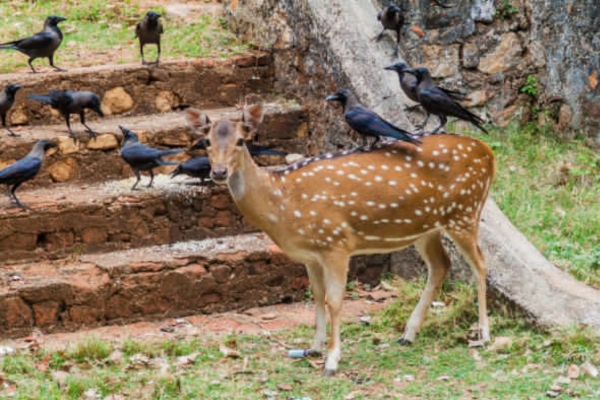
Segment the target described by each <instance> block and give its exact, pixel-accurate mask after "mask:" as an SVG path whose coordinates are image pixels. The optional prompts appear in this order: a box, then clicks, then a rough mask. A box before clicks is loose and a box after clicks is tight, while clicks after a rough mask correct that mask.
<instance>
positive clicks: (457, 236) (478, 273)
mask: <svg viewBox="0 0 600 400" xmlns="http://www.w3.org/2000/svg"><path fill="white" fill-rule="evenodd" d="M448 236H450V238H451V239H452V241H453V242H454V244H456V246H457V247H458V250H459V251H460V253H461V254H462V256H463V257H464V259H465V261H466V262H467V263H468V264H469V266H470V267H471V269H472V270H473V272H474V273H475V278H476V280H477V302H478V306H479V339H480V340H483V341H484V342H489V341H490V323H489V320H488V315H487V303H486V281H485V262H484V258H483V253H482V252H481V249H480V248H479V245H478V244H477V231H475V232H468V231H461V232H453V231H450V232H448Z"/></svg>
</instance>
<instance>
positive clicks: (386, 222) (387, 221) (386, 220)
mask: <svg viewBox="0 0 600 400" xmlns="http://www.w3.org/2000/svg"><path fill="white" fill-rule="evenodd" d="M389 222H390V220H389V219H387V218H383V219H381V223H382V224H388V223H389Z"/></svg>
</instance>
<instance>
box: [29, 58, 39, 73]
mask: <svg viewBox="0 0 600 400" xmlns="http://www.w3.org/2000/svg"><path fill="white" fill-rule="evenodd" d="M33 60H35V58H30V59H29V60H27V64H29V68H31V71H33V73H34V74H37V71H36V70H35V68H33V65H32V64H31V62H32V61H33Z"/></svg>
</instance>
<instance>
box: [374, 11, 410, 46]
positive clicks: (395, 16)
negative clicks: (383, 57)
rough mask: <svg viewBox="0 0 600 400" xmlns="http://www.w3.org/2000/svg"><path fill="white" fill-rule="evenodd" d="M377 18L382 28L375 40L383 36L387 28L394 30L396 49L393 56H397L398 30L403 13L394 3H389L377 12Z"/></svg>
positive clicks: (402, 20) (402, 21)
mask: <svg viewBox="0 0 600 400" xmlns="http://www.w3.org/2000/svg"><path fill="white" fill-rule="evenodd" d="M377 20H378V21H379V22H381V25H382V26H383V30H382V31H381V33H380V34H379V35H378V36H377V39H376V40H377V41H380V40H381V38H382V37H383V32H385V31H386V30H387V29H390V30H393V31H396V35H397V38H396V49H395V50H394V57H398V47H399V46H400V30H401V29H402V25H404V13H403V12H402V9H401V8H400V7H398V6H397V5H395V4H390V5H389V6H387V7H386V8H384V9H383V10H382V11H380V12H379V13H378V14H377Z"/></svg>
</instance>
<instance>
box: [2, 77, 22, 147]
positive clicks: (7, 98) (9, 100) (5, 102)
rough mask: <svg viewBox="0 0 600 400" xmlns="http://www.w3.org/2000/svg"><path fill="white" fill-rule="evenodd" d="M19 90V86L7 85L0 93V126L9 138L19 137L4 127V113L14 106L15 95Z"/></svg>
mask: <svg viewBox="0 0 600 400" xmlns="http://www.w3.org/2000/svg"><path fill="white" fill-rule="evenodd" d="M19 89H21V85H17V84H15V83H9V84H8V85H6V86H5V87H4V90H3V91H1V92H0V117H1V118H2V126H3V127H4V128H6V130H7V131H8V134H9V135H10V136H19V135H17V134H16V133H14V132H13V131H12V130H11V129H10V128H9V127H8V126H7V125H6V113H7V112H8V110H10V108H11V107H12V105H13V104H14V102H15V94H16V93H17V91H18V90H19Z"/></svg>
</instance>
